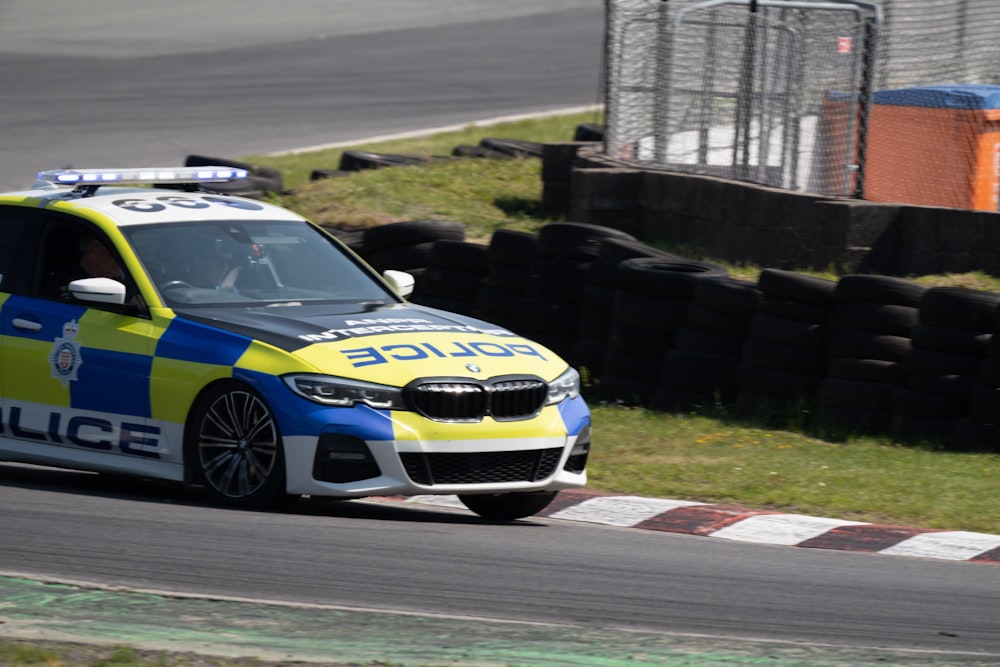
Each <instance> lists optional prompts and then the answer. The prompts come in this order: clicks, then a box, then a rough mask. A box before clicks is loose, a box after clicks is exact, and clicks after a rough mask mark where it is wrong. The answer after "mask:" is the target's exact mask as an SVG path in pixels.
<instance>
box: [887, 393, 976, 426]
mask: <svg viewBox="0 0 1000 667" xmlns="http://www.w3.org/2000/svg"><path fill="white" fill-rule="evenodd" d="M968 409H969V405H968V397H967V396H958V395H953V396H946V395H944V394H940V393H937V392H928V391H917V390H915V389H911V388H909V387H897V388H895V389H893V390H892V414H893V416H894V417H903V418H906V419H923V418H929V419H958V418H959V417H965V416H967V413H968Z"/></svg>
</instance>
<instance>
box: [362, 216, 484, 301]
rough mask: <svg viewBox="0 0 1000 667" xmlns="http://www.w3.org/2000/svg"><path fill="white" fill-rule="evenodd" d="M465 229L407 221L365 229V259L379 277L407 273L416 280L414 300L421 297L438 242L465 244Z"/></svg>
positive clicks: (457, 225)
mask: <svg viewBox="0 0 1000 667" xmlns="http://www.w3.org/2000/svg"><path fill="white" fill-rule="evenodd" d="M464 240H465V225H463V224H462V223H461V222H457V221H455V220H406V221H403V222H390V223H387V224H384V225H378V226H376V227H369V228H367V229H365V232H364V237H363V238H362V240H361V246H362V248H363V250H362V252H363V254H362V257H364V259H365V261H367V262H368V263H369V264H371V265H372V268H374V269H375V270H376V271H379V272H380V273H381V272H382V271H385V270H386V269H395V270H397V271H407V272H409V273H412V274H413V276H414V278H416V286H415V288H414V292H413V296H414V297H416V296H417V295H419V294H420V291H421V289H422V282H423V277H424V275H426V272H427V267H428V266H429V265H430V263H431V252H432V251H433V249H434V243H435V242H436V241H464Z"/></svg>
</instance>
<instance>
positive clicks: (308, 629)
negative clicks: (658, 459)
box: [0, 577, 996, 667]
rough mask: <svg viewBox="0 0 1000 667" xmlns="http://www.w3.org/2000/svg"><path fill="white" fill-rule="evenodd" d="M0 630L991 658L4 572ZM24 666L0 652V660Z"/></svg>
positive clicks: (294, 656) (541, 658) (273, 656)
mask: <svg viewBox="0 0 1000 667" xmlns="http://www.w3.org/2000/svg"><path fill="white" fill-rule="evenodd" d="M0 637H6V638H12V639H32V640H40V639H44V640H46V641H47V642H51V641H57V642H84V643H97V644H104V645H127V646H132V647H135V648H142V649H151V650H157V651H164V652H166V653H165V655H164V657H161V658H160V659H159V660H157V661H156V662H155V663H142V664H159V665H173V664H177V665H190V664H191V662H190V660H188V659H183V658H180V659H178V660H177V661H176V662H171V661H170V660H169V656H170V655H171V654H172V653H173V652H175V651H176V652H178V653H182V652H183V653H190V652H197V653H203V654H207V655H212V656H218V657H219V659H220V660H223V661H224V660H226V659H231V658H236V657H241V656H242V657H253V658H256V659H257V660H260V661H262V663H263V662H268V663H278V664H289V663H291V662H311V663H320V664H334V663H336V664H352V665H392V666H394V667H405V666H410V667H417V666H421V667H423V666H431V665H436V666H444V665H461V666H463V667H487V666H488V667H501V666H515V665H516V666H521V667H529V666H539V667H577V666H580V667H619V666H621V667H626V666H627V667H647V666H648V667H681V666H689V667H694V666H697V667H723V666H725V667H750V666H756V665H768V666H769V667H793V666H808V667H846V666H848V665H849V666H851V667H866V666H869V665H872V666H874V665H879V666H881V667H892V666H899V667H903V666H905V667H921V666H925V665H927V666H929V665H957V664H962V665H969V666H982V667H985V666H986V665H987V664H993V665H995V664H996V663H995V662H993V663H987V662H981V661H976V660H971V659H969V658H965V659H962V658H961V657H959V656H942V655H940V654H927V653H902V652H890V651H877V650H874V649H843V648H834V647H826V646H807V645H801V644H779V643H773V642H750V641H719V640H715V639H706V638H697V637H682V636H672V635H667V634H658V633H649V632H626V631H607V630H595V629H590V628H584V627H581V626H573V625H548V624H531V623H520V622H508V623H505V622H497V621H492V620H485V619H474V618H463V617H454V618H449V617H443V616H432V615H409V614H400V613H386V612H379V611H375V610H361V609H345V608H335V607H319V606H293V605H278V604H258V603H251V602H248V601H239V600H211V599H203V598H185V597H179V596H167V595H159V594H154V593H150V592H136V591H123V590H107V589H99V588H89V587H84V586H77V585H72V584H66V583H52V582H49V583H45V582H39V581H35V580H31V579H23V578H11V577H0ZM25 664H27V663H23V662H16V661H9V660H4V659H2V658H0V665H25ZM63 664H68V663H63ZM78 664H80V665H84V664H93V663H85V662H80V663H78ZM105 664H107V663H105ZM133 664H134V663H133Z"/></svg>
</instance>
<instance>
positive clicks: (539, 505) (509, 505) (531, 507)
mask: <svg viewBox="0 0 1000 667" xmlns="http://www.w3.org/2000/svg"><path fill="white" fill-rule="evenodd" d="M557 493H558V491H533V492H528V493H496V494H484V495H460V496H459V497H458V499H459V500H461V501H462V504H463V505H465V506H466V507H468V508H469V509H470V510H472V511H473V512H475V513H476V514H478V515H479V516H481V517H483V518H484V519H489V520H490V521H513V520H514V519H523V518H524V517H526V516H531V515H533V514H538V513H539V512H541V511H542V510H543V509H545V508H546V507H548V506H549V503H551V502H552V500H553V499H554V498H555V497H556V494H557Z"/></svg>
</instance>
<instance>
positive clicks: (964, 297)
mask: <svg viewBox="0 0 1000 667" xmlns="http://www.w3.org/2000/svg"><path fill="white" fill-rule="evenodd" d="M998 306H1000V294H995V293H993V292H985V291H982V290H975V289H969V288H967V287H931V288H930V289H928V290H927V291H926V292H925V293H924V296H923V298H922V299H921V300H920V323H921V324H933V325H937V326H943V327H955V328H960V329H972V330H975V331H980V332H983V333H988V332H992V331H993V330H994V329H995V328H996V324H997V317H996V313H997V307H998Z"/></svg>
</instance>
